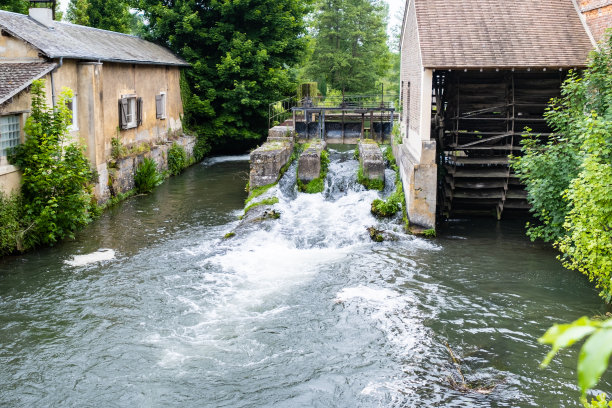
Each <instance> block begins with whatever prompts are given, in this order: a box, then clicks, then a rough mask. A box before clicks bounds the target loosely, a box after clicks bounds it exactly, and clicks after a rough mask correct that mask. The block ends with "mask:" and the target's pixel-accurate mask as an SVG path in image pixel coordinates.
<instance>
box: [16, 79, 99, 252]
mask: <svg viewBox="0 0 612 408" xmlns="http://www.w3.org/2000/svg"><path fill="white" fill-rule="evenodd" d="M44 88H45V83H44V81H43V80H38V81H34V82H33V83H32V86H31V95H32V110H31V115H30V117H28V119H27V121H26V125H25V134H26V139H25V143H24V144H22V145H19V146H17V147H16V148H15V149H14V152H13V154H12V155H11V158H10V159H11V162H12V163H13V164H15V165H16V166H18V167H19V169H20V170H21V171H22V179H21V183H22V185H21V193H22V196H23V218H22V220H21V222H22V224H23V226H24V230H23V231H21V232H20V235H19V236H20V242H19V247H20V249H28V248H31V247H34V246H36V245H39V244H50V245H52V244H54V243H56V242H57V241H59V240H61V239H64V238H73V237H74V232H75V231H77V230H78V229H79V228H80V227H82V226H83V225H85V224H87V223H88V222H89V221H90V220H91V210H92V208H93V207H94V206H95V203H93V196H92V189H91V183H92V181H93V177H94V173H93V172H92V171H91V169H90V165H89V161H88V160H87V158H86V157H85V155H84V152H83V148H82V147H81V146H79V145H77V144H76V143H70V142H69V139H68V126H69V125H70V123H71V119H72V112H71V111H70V110H69V109H68V108H67V106H66V102H67V101H68V100H69V99H70V98H72V95H73V94H72V91H71V90H70V89H67V88H64V89H63V90H62V92H61V93H60V95H59V96H58V101H57V105H56V107H55V109H53V108H50V107H48V106H47V104H46V95H45V91H44Z"/></svg>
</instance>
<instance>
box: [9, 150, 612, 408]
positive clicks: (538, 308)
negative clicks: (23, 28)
mask: <svg viewBox="0 0 612 408" xmlns="http://www.w3.org/2000/svg"><path fill="white" fill-rule="evenodd" d="M351 154H352V153H351V152H342V151H332V155H331V156H332V164H331V166H330V175H329V177H328V180H327V189H326V193H325V194H317V195H306V194H298V193H296V192H295V190H294V189H293V178H294V177H295V176H294V171H293V169H292V170H291V171H289V172H288V174H287V175H286V177H285V178H284V179H283V180H282V182H281V183H280V186H279V188H278V189H277V190H275V191H274V192H275V193H276V194H278V196H279V197H280V202H279V204H278V209H279V211H280V212H281V213H282V216H281V218H280V219H279V220H275V221H268V222H265V223H263V224H261V225H258V226H256V227H253V228H251V229H247V230H244V231H242V232H241V233H239V234H238V235H237V236H236V237H234V238H231V239H228V240H223V239H222V237H223V235H224V234H225V233H227V232H229V231H231V230H232V229H233V228H235V227H236V226H237V225H238V221H237V216H238V215H240V214H241V210H242V207H243V200H244V198H245V197H246V193H245V192H244V184H245V181H246V178H247V175H248V162H247V161H246V160H247V159H248V157H247V156H233V157H221V158H215V159H209V160H208V161H206V162H204V163H203V164H201V165H197V166H195V167H193V168H190V169H188V170H187V171H186V172H185V174H183V175H181V176H179V177H175V178H172V179H171V180H169V181H168V182H166V183H165V184H164V185H162V186H161V187H160V188H158V189H157V190H156V191H155V192H154V193H153V194H151V195H148V196H141V197H136V198H133V199H130V200H128V201H126V202H124V203H122V204H120V205H119V206H117V207H115V208H113V209H111V210H110V211H108V212H107V213H105V214H104V215H103V216H102V217H101V218H100V219H99V220H97V221H96V222H95V223H93V224H92V225H91V226H89V227H88V228H87V229H86V230H85V231H83V233H81V234H80V236H79V237H78V240H77V241H75V242H67V243H64V244H62V245H60V246H58V247H56V248H51V249H44V250H41V251H39V252H36V253H31V254H28V255H26V256H23V257H18V258H17V257H16V258H7V259H4V260H0V305H1V306H2V309H1V313H0V368H1V369H0V406H24V407H46V406H61V407H64V406H75V407H99V406H105V407H106V406H117V407H262V406H273V407H429V406H432V407H433V406H449V407H450V406H456V407H459V406H461V407H531V406H533V407H575V406H578V404H577V396H578V391H577V389H576V386H575V385H574V384H575V374H574V368H575V364H576V357H577V356H576V353H575V352H570V353H565V354H564V355H563V356H561V357H560V358H557V359H556V360H555V361H554V362H553V363H552V364H551V366H550V367H549V368H548V369H546V370H540V369H538V364H539V362H540V361H541V360H542V359H543V357H544V355H545V354H546V352H547V348H546V347H542V346H540V345H539V344H538V343H537V338H538V337H539V336H540V335H541V334H542V333H543V332H544V331H545V330H546V329H547V328H548V327H549V326H550V325H551V324H553V323H555V322H565V321H569V320H573V319H575V318H577V317H579V316H581V315H592V314H594V313H598V312H601V311H603V310H604V309H603V306H602V304H601V302H600V300H599V299H598V297H597V296H596V293H595V292H594V290H593V289H592V287H591V286H590V284H589V283H588V282H586V280H585V279H583V278H582V277H581V276H579V275H577V274H576V273H573V272H569V271H565V270H564V269H563V268H561V267H560V266H559V264H558V261H556V260H555V252H554V251H552V250H550V249H549V248H547V247H546V246H543V245H540V244H537V243H536V244H534V243H531V242H529V241H528V240H527V239H525V238H524V236H523V231H522V223H521V222H505V223H496V222H494V221H491V220H486V219H479V220H454V221H452V222H449V223H448V224H447V225H446V226H444V227H443V228H442V229H441V231H440V233H439V237H438V238H437V239H435V240H424V239H421V238H414V237H411V236H407V235H404V234H402V233H401V229H400V228H399V226H398V225H397V224H396V223H394V222H393V221H391V222H384V223H383V222H381V221H378V220H376V219H375V218H373V217H372V216H371V215H370V213H369V207H370V203H371V201H372V200H373V199H374V198H375V197H377V196H378V193H376V192H370V191H364V190H363V189H362V188H360V187H358V186H356V185H355V182H354V179H355V174H356V171H357V163H356V162H355V161H354V160H350V156H351ZM391 176H392V175H391ZM390 178H391V177H390ZM391 187H392V186H388V188H387V191H386V192H387V193H388V192H389V189H390V188H391ZM371 225H375V226H378V227H379V228H385V229H388V230H395V233H394V236H396V237H397V240H396V241H389V242H384V243H373V242H371V241H370V239H369V236H368V233H367V231H366V227H368V226H371ZM447 345H448V347H450V349H451V350H452V351H453V353H454V354H455V355H456V356H457V357H458V358H459V359H460V360H461V369H462V371H463V374H464V375H465V378H466V381H468V382H469V383H470V384H471V385H473V386H474V387H482V388H484V389H485V390H487V392H488V391H491V392H490V393H488V394H481V393H477V392H462V391H458V390H455V389H453V387H451V385H450V381H449V379H453V380H454V381H458V380H459V377H458V373H457V370H456V367H455V366H454V365H453V364H452V362H451V359H450V356H449V351H448V348H447ZM493 386H494V388H492V387H493ZM491 388H492V389H491ZM601 388H602V389H603V390H608V391H612V383H611V382H610V377H609V376H608V377H606V378H605V379H604V380H603V382H602V383H601Z"/></svg>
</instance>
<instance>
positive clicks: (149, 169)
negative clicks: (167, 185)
mask: <svg viewBox="0 0 612 408" xmlns="http://www.w3.org/2000/svg"><path fill="white" fill-rule="evenodd" d="M163 181H164V176H163V175H162V174H160V173H159V172H158V171H157V164H156V163H155V161H154V160H153V159H149V158H148V157H147V158H145V159H144V160H143V161H142V163H140V164H139V165H138V168H137V169H136V174H134V184H135V186H136V191H138V193H141V194H142V193H150V192H151V191H153V189H154V188H155V187H157V186H159V185H160V184H161V183H163Z"/></svg>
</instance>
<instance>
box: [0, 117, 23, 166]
mask: <svg viewBox="0 0 612 408" xmlns="http://www.w3.org/2000/svg"><path fill="white" fill-rule="evenodd" d="M10 118H14V119H15V121H10V123H5V122H8V121H7V119H9V120H10ZM15 141H16V143H15ZM19 144H21V115H19V114H17V115H2V116H0V157H6V156H7V149H9V148H12V147H15V146H17V145H19Z"/></svg>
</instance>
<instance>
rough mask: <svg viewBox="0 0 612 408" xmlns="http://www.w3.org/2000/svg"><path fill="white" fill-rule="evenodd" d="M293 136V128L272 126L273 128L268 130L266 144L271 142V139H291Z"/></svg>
mask: <svg viewBox="0 0 612 408" xmlns="http://www.w3.org/2000/svg"><path fill="white" fill-rule="evenodd" d="M294 136H295V132H294V130H293V126H274V127H273V128H270V129H268V142H271V141H273V140H271V139H278V138H280V139H293V137H294Z"/></svg>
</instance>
